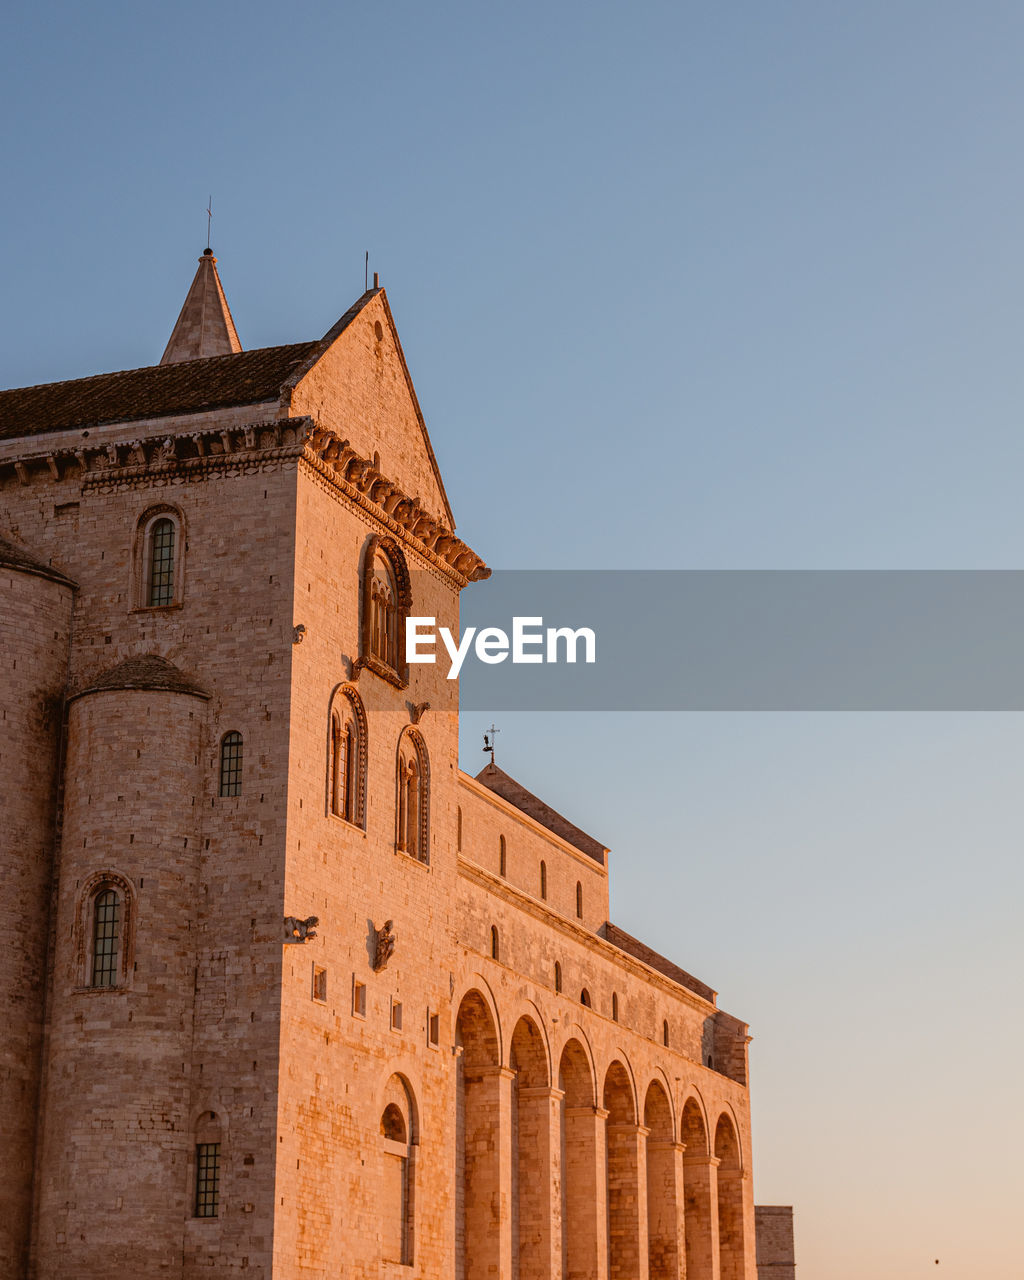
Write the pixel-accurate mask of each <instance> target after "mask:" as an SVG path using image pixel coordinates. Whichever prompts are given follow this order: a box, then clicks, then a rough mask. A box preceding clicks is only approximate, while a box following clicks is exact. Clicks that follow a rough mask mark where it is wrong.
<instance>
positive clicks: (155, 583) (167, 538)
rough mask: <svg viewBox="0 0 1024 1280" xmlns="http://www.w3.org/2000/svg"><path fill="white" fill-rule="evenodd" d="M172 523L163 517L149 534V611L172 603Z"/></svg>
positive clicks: (173, 538) (173, 535)
mask: <svg viewBox="0 0 1024 1280" xmlns="http://www.w3.org/2000/svg"><path fill="white" fill-rule="evenodd" d="M176 533H177V530H176V529H175V527H174V521H173V520H171V519H169V518H168V517H167V516H164V517H163V518H162V519H160V520H157V521H155V522H154V524H153V528H152V529H151V530H150V534H149V548H150V550H149V599H148V600H147V601H146V603H147V604H148V605H149V607H150V608H151V609H156V608H159V607H160V606H161V605H165V604H173V603H174V541H175V534H176Z"/></svg>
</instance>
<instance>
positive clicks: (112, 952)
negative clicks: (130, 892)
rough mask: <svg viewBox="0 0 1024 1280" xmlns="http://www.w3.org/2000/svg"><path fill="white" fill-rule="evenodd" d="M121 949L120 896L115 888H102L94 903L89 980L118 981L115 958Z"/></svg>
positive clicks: (97, 982)
mask: <svg viewBox="0 0 1024 1280" xmlns="http://www.w3.org/2000/svg"><path fill="white" fill-rule="evenodd" d="M120 950H121V899H120V897H119V895H118V893H117V891H116V890H114V889H104V890H102V891H101V892H100V893H98V894H97V895H96V898H95V900H94V903H93V929H92V981H91V985H92V986H94V987H114V986H116V985H117V958H118V955H119V953H120Z"/></svg>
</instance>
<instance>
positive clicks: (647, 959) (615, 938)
mask: <svg viewBox="0 0 1024 1280" xmlns="http://www.w3.org/2000/svg"><path fill="white" fill-rule="evenodd" d="M599 932H600V933H601V936H602V937H603V938H604V939H605V941H606V942H610V943H611V944H612V946H613V947H618V949H619V950H620V951H625V953H626V955H628V956H632V957H633V958H634V959H635V960H641V961H643V963H644V964H645V965H647V966H648V967H649V968H651V969H656V970H657V972H658V973H660V974H663V975H664V976H665V977H666V978H671V979H672V981H673V982H677V983H678V984H679V985H680V986H681V987H685V988H686V989H687V991H692V992H693V993H694V994H695V995H698V996H701V997H702V998H703V999H705V1000H709V1001H710V1002H711V1003H712V1004H714V1003H715V997H716V993H715V991H714V990H713V989H712V988H711V987H709V986H708V985H707V983H706V982H701V980H700V979H699V978H695V977H694V976H693V974H692V973H687V972H686V970H685V969H680V967H679V966H678V965H677V964H673V963H672V961H671V960H666V959H665V957H664V956H663V955H659V954H658V952H657V951H655V950H654V948H653V947H649V946H648V945H647V943H646V942H641V941H640V939H639V938H634V937H633V935H632V934H631V933H627V932H626V931H625V929H620V928H619V926H618V925H617V924H612V922H611V921H610V920H609V921H608V922H607V924H605V925H604V927H603V928H602V929H601V930H600V931H599Z"/></svg>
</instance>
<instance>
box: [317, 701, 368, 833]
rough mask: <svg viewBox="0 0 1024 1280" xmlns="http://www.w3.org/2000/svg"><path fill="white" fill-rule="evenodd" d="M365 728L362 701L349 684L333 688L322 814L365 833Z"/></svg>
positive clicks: (365, 721)
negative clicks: (323, 809)
mask: <svg viewBox="0 0 1024 1280" xmlns="http://www.w3.org/2000/svg"><path fill="white" fill-rule="evenodd" d="M368 751H369V725H368V722H367V717H366V709H365V707H364V706H363V700H362V698H360V696H359V694H358V692H357V691H356V689H355V688H354V687H353V686H352V685H350V684H339V685H335V687H334V689H333V691H332V693H331V700H330V704H329V707H328V713H327V779H326V786H325V808H326V812H327V813H328V814H329V815H330V816H331V817H335V818H341V819H343V820H344V821H345V822H350V823H352V825H353V826H355V827H359V828H361V829H362V830H364V831H365V830H366V765H367V759H368Z"/></svg>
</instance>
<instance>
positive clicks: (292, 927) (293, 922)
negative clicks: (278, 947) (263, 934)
mask: <svg viewBox="0 0 1024 1280" xmlns="http://www.w3.org/2000/svg"><path fill="white" fill-rule="evenodd" d="M319 923H320V917H319V916H307V917H306V919H305V920H300V919H299V918H298V916H285V918H284V940H285V942H308V941H309V939H310V938H315V937H316V926H317V925H318V924H319Z"/></svg>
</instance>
